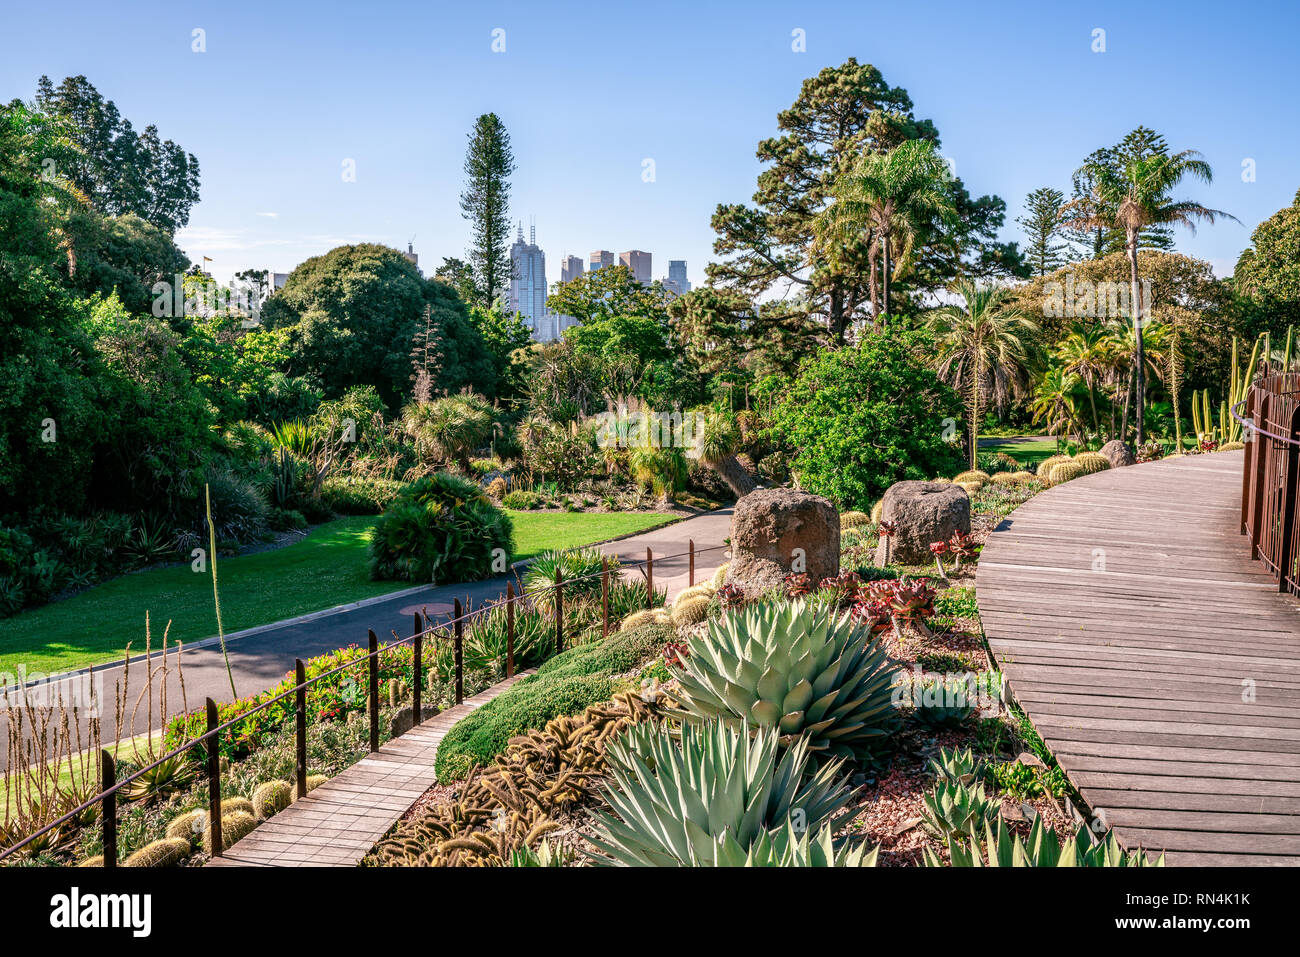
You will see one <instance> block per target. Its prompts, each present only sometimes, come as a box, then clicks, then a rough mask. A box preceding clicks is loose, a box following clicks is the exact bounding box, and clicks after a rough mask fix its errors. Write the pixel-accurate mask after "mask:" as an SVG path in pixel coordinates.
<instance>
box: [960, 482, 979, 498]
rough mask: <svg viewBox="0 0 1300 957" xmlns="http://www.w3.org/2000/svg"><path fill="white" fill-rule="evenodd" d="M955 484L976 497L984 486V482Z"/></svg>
mask: <svg viewBox="0 0 1300 957" xmlns="http://www.w3.org/2000/svg"><path fill="white" fill-rule="evenodd" d="M954 484H955V485H957V486H958V487H959V488H960V489H961V490H962V491H963V492H965V493H966V495H967V496H968V497H970V498H974V497H975V496H976V495H978V494H979V492H980V489H982V488H983V487H984V483H983V482H956V483H954Z"/></svg>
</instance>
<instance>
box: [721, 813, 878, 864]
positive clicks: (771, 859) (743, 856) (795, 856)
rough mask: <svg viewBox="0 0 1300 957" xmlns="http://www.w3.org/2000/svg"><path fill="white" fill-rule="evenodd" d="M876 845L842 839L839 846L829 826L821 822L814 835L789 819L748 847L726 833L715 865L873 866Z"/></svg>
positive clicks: (876, 851)
mask: <svg viewBox="0 0 1300 957" xmlns="http://www.w3.org/2000/svg"><path fill="white" fill-rule="evenodd" d="M879 853H880V848H879V847H870V846H869V845H868V842H867V841H856V842H854V841H843V842H840V844H839V846H838V847H837V846H836V842H835V840H834V839H833V837H832V827H831V825H829V824H823V825H822V826H821V827H820V828H818V829H817V833H816V834H815V835H813V834H810V832H809V831H808V829H807V828H799V827H796V826H795V825H794V822H792V821H788V820H787V821H786V822H785V823H784V824H783V825H782V826H781V827H779V828H776V829H773V830H770V831H764V832H763V833H762V834H760V835H759V838H758V840H757V841H755V842H754V843H753V844H751V845H750V846H749V847H748V848H742V847H741V846H740V845H739V844H738V843H737V842H736V841H735V839H734V838H732V837H731V835H730V834H728V835H727V836H726V837H724V838H723V840H722V842H721V846H720V847H719V848H718V853H717V859H716V861H715V863H716V865H717V866H718V867H875V866H876V858H877V856H878V855H879Z"/></svg>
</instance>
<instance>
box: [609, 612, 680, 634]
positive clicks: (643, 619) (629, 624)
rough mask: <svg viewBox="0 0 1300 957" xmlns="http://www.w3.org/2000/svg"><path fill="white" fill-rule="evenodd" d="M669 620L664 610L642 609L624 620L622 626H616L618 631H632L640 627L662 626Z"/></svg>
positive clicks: (667, 613)
mask: <svg viewBox="0 0 1300 957" xmlns="http://www.w3.org/2000/svg"><path fill="white" fill-rule="evenodd" d="M671 620H672V619H671V616H670V614H669V612H668V610H667V609H665V608H643V609H641V610H640V611H634V612H632V614H630V615H628V616H627V617H626V618H624V619H623V622H622V624H620V625H619V626H618V630H619V631H632V630H634V629H636V628H640V627H641V626H642V625H662V624H666V623H668V622H669V621H671Z"/></svg>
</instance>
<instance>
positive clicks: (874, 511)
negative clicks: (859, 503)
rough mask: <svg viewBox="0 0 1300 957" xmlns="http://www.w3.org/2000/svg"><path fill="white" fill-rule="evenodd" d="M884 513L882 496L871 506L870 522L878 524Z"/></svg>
mask: <svg viewBox="0 0 1300 957" xmlns="http://www.w3.org/2000/svg"><path fill="white" fill-rule="evenodd" d="M884 514H885V500H884V499H883V498H882V499H881V500H880V501H879V502H877V503H876V504H875V505H873V506H871V524H872V525H879V524H880V520H881V518H883V517H884Z"/></svg>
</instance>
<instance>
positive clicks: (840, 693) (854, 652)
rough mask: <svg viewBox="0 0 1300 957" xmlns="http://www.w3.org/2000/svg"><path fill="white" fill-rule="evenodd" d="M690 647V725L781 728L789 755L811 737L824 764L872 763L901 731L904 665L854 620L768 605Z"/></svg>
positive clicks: (692, 639) (827, 611)
mask: <svg viewBox="0 0 1300 957" xmlns="http://www.w3.org/2000/svg"><path fill="white" fill-rule="evenodd" d="M686 644H687V649H688V655H687V658H686V661H685V662H684V663H683V664H682V665H681V666H680V667H674V668H670V670H671V671H672V672H673V675H674V677H676V678H677V679H678V682H679V684H680V692H679V697H680V700H681V705H682V709H683V710H682V716H683V717H684V718H685V719H686V720H688V721H691V722H695V723H698V722H701V721H704V720H708V719H712V718H719V719H721V720H723V721H725V722H727V723H729V724H731V725H732V726H739V725H742V724H748V725H752V726H755V727H759V728H772V729H775V730H776V731H777V733H778V734H779V740H780V743H781V744H782V745H785V746H787V747H788V746H791V745H793V744H794V743H795V741H797V740H799V739H800V738H806V739H807V742H808V748H809V750H810V751H811V752H812V753H813V755H814V756H815V757H816V758H817V759H819V760H820V759H822V758H826V757H832V756H833V757H842V758H850V759H854V760H860V759H864V758H868V757H869V756H870V755H871V754H872V753H873V752H875V751H876V750H877V749H878V748H879V747H880V746H881V745H882V744H883V743H884V742H885V740H886V738H888V736H889V735H890V734H891V733H892V732H893V731H894V729H895V727H896V725H897V721H898V714H897V710H896V708H895V706H894V703H893V701H892V700H891V685H892V681H893V676H894V672H895V671H896V670H897V666H896V665H895V664H893V663H892V662H891V661H890V659H889V656H888V655H887V654H886V652H885V650H884V648H883V647H882V646H881V645H880V643H879V642H878V641H875V640H873V639H872V638H871V629H870V628H869V627H868V626H865V625H863V624H860V623H858V622H857V621H856V620H855V619H854V618H853V617H852V615H851V613H849V612H844V613H839V612H837V611H836V610H835V609H833V608H830V607H828V606H826V605H820V606H819V605H816V604H809V603H807V602H805V601H801V600H795V601H784V602H771V603H766V602H765V603H760V604H757V605H751V606H749V607H748V608H746V609H744V610H743V611H737V612H733V613H731V614H729V615H724V616H723V617H722V618H715V619H712V620H711V621H710V622H709V625H708V628H707V629H706V630H705V631H704V632H703V633H702V634H694V635H690V636H689V637H688V638H687V639H686Z"/></svg>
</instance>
